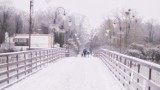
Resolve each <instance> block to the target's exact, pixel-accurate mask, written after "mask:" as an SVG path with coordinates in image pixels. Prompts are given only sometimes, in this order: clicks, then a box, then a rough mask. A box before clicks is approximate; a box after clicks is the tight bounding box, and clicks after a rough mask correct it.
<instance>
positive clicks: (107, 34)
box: [105, 29, 111, 49]
mask: <svg viewBox="0 0 160 90" xmlns="http://www.w3.org/2000/svg"><path fill="white" fill-rule="evenodd" d="M105 35H106V36H107V37H108V36H109V39H110V40H109V45H110V49H111V35H110V30H109V29H107V30H106V34H105Z"/></svg>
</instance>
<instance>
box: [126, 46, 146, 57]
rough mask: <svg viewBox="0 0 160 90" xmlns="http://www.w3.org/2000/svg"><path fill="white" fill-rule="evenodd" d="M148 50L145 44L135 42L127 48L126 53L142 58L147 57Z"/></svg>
mask: <svg viewBox="0 0 160 90" xmlns="http://www.w3.org/2000/svg"><path fill="white" fill-rule="evenodd" d="M146 52H147V50H146V49H145V47H144V46H143V45H140V44H135V43H133V44H131V45H130V46H129V47H128V48H127V50H126V52H125V54H127V55H130V56H133V57H137V58H140V59H146Z"/></svg>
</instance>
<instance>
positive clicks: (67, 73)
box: [5, 57, 122, 90]
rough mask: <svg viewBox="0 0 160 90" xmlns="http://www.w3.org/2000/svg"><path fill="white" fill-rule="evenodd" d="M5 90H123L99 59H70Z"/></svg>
mask: <svg viewBox="0 0 160 90" xmlns="http://www.w3.org/2000/svg"><path fill="white" fill-rule="evenodd" d="M5 90H122V89H121V88H120V86H119V84H118V83H117V81H116V80H115V78H114V77H113V76H112V75H111V72H110V71H109V70H108V69H107V68H106V66H105V65H104V64H103V62H102V61H101V60H99V59H98V58H94V57H90V58H84V57H83V58H81V57H70V58H65V59H63V60H60V61H58V62H56V63H52V64H50V65H49V66H48V67H46V68H44V69H43V70H41V71H39V72H38V73H36V74H33V75H31V76H30V77H27V78H26V79H25V80H22V81H20V82H19V83H17V84H15V85H13V86H11V87H9V88H7V89H5Z"/></svg>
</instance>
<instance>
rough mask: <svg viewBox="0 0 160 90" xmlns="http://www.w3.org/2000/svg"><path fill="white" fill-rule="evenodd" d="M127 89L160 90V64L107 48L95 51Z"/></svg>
mask: <svg viewBox="0 0 160 90" xmlns="http://www.w3.org/2000/svg"><path fill="white" fill-rule="evenodd" d="M95 56H96V57H99V58H100V59H101V60H102V61H103V62H104V63H105V64H106V65H107V67H108V68H109V70H110V71H111V72H112V73H113V75H114V76H115V77H116V78H117V79H118V81H120V82H121V84H122V85H123V87H125V89H126V90H160V65H158V64H156V63H152V62H149V61H145V60H142V59H138V58H134V57H131V56H127V55H124V54H120V53H117V52H114V51H109V50H106V49H100V50H98V51H96V53H95Z"/></svg>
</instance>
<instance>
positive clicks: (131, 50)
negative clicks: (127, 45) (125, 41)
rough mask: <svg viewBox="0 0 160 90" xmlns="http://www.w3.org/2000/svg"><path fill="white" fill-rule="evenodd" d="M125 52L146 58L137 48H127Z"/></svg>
mask: <svg viewBox="0 0 160 90" xmlns="http://www.w3.org/2000/svg"><path fill="white" fill-rule="evenodd" d="M126 54H127V55H129V56H133V57H136V58H140V59H146V58H145V56H144V55H143V54H142V53H141V51H139V50H133V49H128V50H127V52H126Z"/></svg>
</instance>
